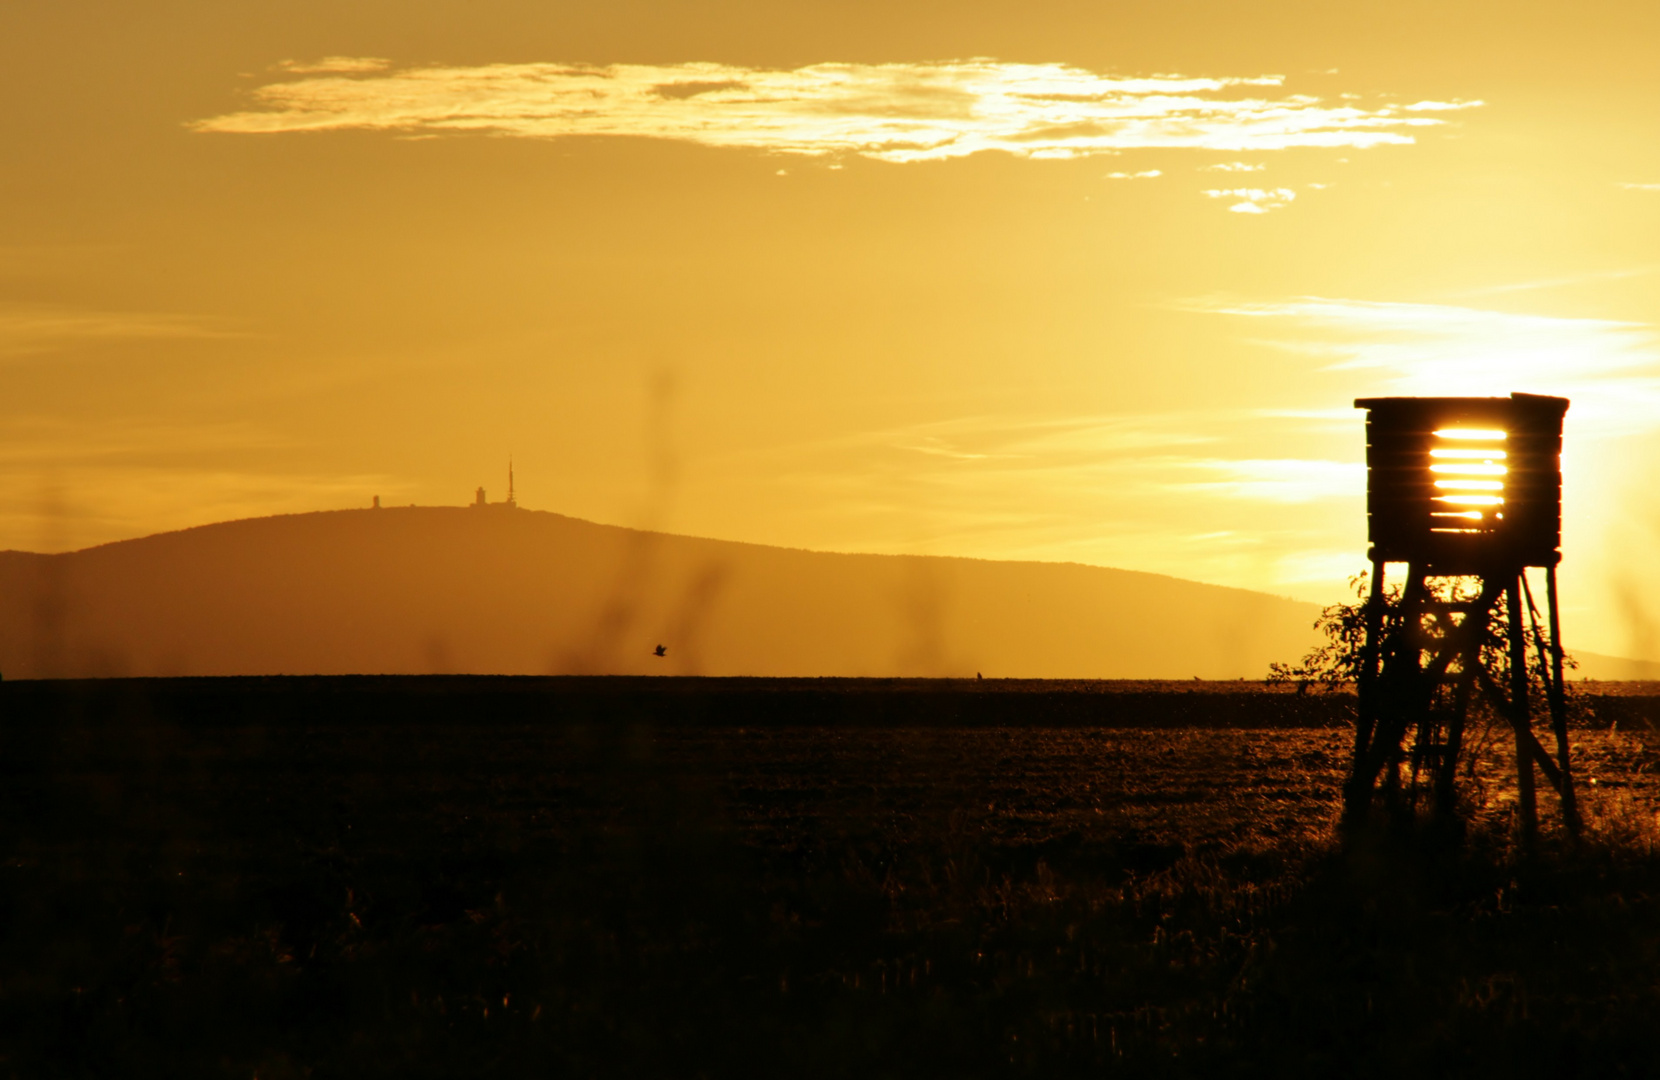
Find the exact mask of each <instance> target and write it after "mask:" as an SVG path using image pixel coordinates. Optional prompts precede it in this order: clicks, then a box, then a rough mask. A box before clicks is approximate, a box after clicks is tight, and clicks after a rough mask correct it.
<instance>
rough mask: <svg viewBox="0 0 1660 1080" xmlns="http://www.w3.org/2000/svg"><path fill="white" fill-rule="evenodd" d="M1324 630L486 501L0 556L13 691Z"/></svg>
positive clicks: (998, 663) (1178, 592) (1166, 671)
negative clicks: (31, 686) (71, 682)
mask: <svg viewBox="0 0 1660 1080" xmlns="http://www.w3.org/2000/svg"><path fill="white" fill-rule="evenodd" d="M1317 614H1318V611H1317V609H1316V607H1315V606H1314V605H1312V604H1306V603H1299V602H1296V601H1292V600H1286V599H1283V598H1280V597H1275V596H1269V595H1266V594H1263V593H1255V592H1249V591H1246V590H1243V589H1229V588H1223V587H1219V586H1214V585H1202V584H1199V583H1196V582H1191V581H1184V580H1181V579H1179V578H1171V577H1165V576H1162V575H1157V574H1147V573H1140V572H1136V571H1128V570H1113V569H1107V568H1103V567H1094V566H1084V565H1079V564H1075V563H1033V562H994V561H987V560H976V559H962V558H946V557H935V556H898V555H845V554H833V553H826V552H812V551H802V550H796V549H786V548H777V547H766V546H762V545H758V544H745V543H737V542H733V541H723V540H708V539H700V538H695V537H687V536H676V535H670V534H662V533H650V532H643V531H639V530H634V529H626V528H620V527H617V526H610V525H598V524H595V523H592V522H588V521H582V520H579V519H576V518H570V517H565V516H563V515H559V514H553V513H546V512H539V511H530V510H516V509H509V508H506V507H502V506H489V507H466V508H462V507H453V508H452V507H400V508H390V507H389V508H385V509H374V510H339V511H325V512H319V513H310V514H296V515H286V516H280V517H268V518H253V519H248V520H243V521H231V522H224V523H221V524H216V525H206V526H201V527H199V528H194V529H186V530H182V531H179V532H171V533H162V534H159V535H156V536H148V537H144V538H142V539H137V540H126V541H121V542H118V543H113V544H105V545H102V546H100V547H95V548H88V549H86V550H83V551H76V552H70V553H65V554H60V555H40V554H33V553H28V552H16V551H8V552H0V674H3V675H4V676H5V677H7V678H14V677H40V676H71V675H260V674H352V673H366V674H367V673H384V674H397V673H411V674H413V673H438V672H469V673H481V674H486V673H502V674H549V673H555V674H557V673H572V674H577V673H594V674H600V673H606V674H677V675H684V674H701V675H786V676H789V675H794V676H802V675H806V676H812V675H826V676H828V675H852V676H859V675H870V676H891V675H908V676H935V675H940V676H943V675H957V676H963V675H966V676H970V677H972V676H973V675H974V674H975V673H976V672H981V673H984V674H985V675H986V676H987V677H1025V678H1184V679H1190V678H1192V677H1194V676H1199V677H1202V678H1206V679H1232V678H1260V677H1261V676H1262V675H1263V674H1265V673H1266V671H1267V668H1268V664H1269V663H1270V662H1271V661H1275V660H1294V659H1296V658H1298V657H1300V656H1301V655H1302V654H1303V653H1304V652H1305V651H1306V650H1307V648H1308V647H1309V646H1310V645H1311V644H1312V643H1313V641H1314V632H1313V630H1312V628H1311V627H1312V623H1313V621H1314V618H1315V616H1316V615H1317ZM659 645H661V646H663V655H662V656H660V657H659V656H657V655H655V652H656V648H657V646H659ZM1599 659H1600V658H1599ZM1588 667H1589V665H1588ZM1585 673H1586V674H1591V673H1592V672H1590V671H1586V672H1585ZM1616 677H1617V676H1616ZM1626 677H1641V676H1640V675H1630V676H1626Z"/></svg>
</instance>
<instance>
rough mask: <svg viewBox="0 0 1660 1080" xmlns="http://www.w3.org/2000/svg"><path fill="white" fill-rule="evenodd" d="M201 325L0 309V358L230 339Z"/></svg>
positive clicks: (135, 315)
mask: <svg viewBox="0 0 1660 1080" xmlns="http://www.w3.org/2000/svg"><path fill="white" fill-rule="evenodd" d="M239 336H241V335H239V334H235V333H232V332H230V331H227V330H223V329H220V328H217V327H215V326H213V325H211V324H209V323H208V322H206V321H204V320H202V319H196V318H190V317H188V316H183V315H172V314H167V313H157V312H117V311H84V310H77V309H72V308H60V307H12V308H4V309H0V356H22V355H32V354H37V353H49V352H58V351H61V350H63V349H66V348H70V347H72V346H74V345H78V344H84V343H89V342H115V341H157V340H173V341H179V340H188V339H212V338H231V337H239Z"/></svg>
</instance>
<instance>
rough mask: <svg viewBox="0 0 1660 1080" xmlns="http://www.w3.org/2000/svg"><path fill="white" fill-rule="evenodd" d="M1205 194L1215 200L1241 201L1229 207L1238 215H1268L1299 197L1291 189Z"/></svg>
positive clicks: (1226, 190) (1217, 190) (1213, 190)
mask: <svg viewBox="0 0 1660 1080" xmlns="http://www.w3.org/2000/svg"><path fill="white" fill-rule="evenodd" d="M1205 194H1206V195H1208V196H1210V197H1211V198H1213V199H1237V200H1239V201H1238V202H1235V203H1234V204H1233V205H1232V206H1230V207H1228V209H1229V210H1232V211H1233V212H1234V213H1236V214H1266V213H1268V212H1269V211H1270V210H1278V209H1279V208H1280V207H1282V206H1286V205H1288V204H1289V203H1290V202H1291V201H1292V200H1293V199H1295V198H1296V197H1297V193H1296V192H1295V191H1292V190H1291V189H1290V188H1211V189H1210V190H1208V191H1206V192H1205Z"/></svg>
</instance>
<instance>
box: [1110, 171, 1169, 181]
mask: <svg viewBox="0 0 1660 1080" xmlns="http://www.w3.org/2000/svg"><path fill="white" fill-rule="evenodd" d="M1163 175H1164V172H1163V171H1162V170H1160V169H1144V170H1143V171H1141V172H1112V173H1108V174H1107V176H1106V178H1107V179H1108V180H1151V179H1152V178H1153V177H1155V176H1163Z"/></svg>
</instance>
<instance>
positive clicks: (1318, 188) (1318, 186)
mask: <svg viewBox="0 0 1660 1080" xmlns="http://www.w3.org/2000/svg"><path fill="white" fill-rule="evenodd" d="M1303 186H1304V187H1306V188H1312V189H1313V190H1315V191H1324V190H1326V189H1327V188H1329V187H1331V185H1330V184H1312V183H1310V184H1304V185H1303Z"/></svg>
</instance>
